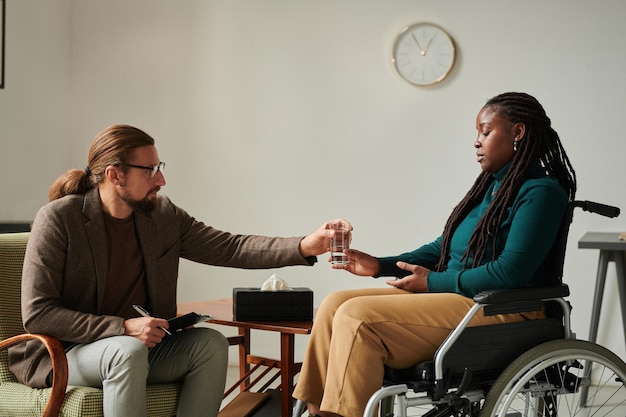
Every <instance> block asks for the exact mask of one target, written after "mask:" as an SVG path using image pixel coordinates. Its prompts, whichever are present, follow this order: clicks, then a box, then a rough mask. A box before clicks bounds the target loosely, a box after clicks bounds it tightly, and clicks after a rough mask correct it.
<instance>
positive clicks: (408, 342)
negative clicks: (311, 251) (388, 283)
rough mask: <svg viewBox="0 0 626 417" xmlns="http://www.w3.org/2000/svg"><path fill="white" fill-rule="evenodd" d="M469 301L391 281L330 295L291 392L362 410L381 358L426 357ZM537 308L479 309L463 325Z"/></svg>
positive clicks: (342, 409) (323, 405) (349, 412)
mask: <svg viewBox="0 0 626 417" xmlns="http://www.w3.org/2000/svg"><path fill="white" fill-rule="evenodd" d="M473 304H474V302H473V300H472V299H471V298H467V297H464V296H461V295H458V294H450V293H418V294H416V293H410V292H407V291H405V290H401V289H398V288H391V287H387V288H371V289H355V290H345V291H338V292H335V293H333V294H330V295H329V296H328V297H326V298H325V299H324V300H323V301H322V304H321V306H320V308H319V310H318V312H317V315H316V316H315V321H314V323H313V329H312V331H311V336H310V339H309V342H308V345H307V349H306V353H305V357H304V361H303V364H302V371H301V373H300V376H299V378H298V382H297V384H296V387H295V390H294V393H293V396H294V398H297V399H299V400H302V401H305V402H307V403H310V404H316V405H319V406H320V409H321V410H322V411H326V412H332V413H335V414H339V415H341V416H344V417H354V416H362V415H363V411H364V409H365V405H366V404H367V401H368V399H369V397H370V396H371V395H372V394H373V393H374V392H375V391H376V390H378V389H379V388H380V387H381V383H382V379H383V372H384V368H383V364H385V365H389V366H391V367H393V368H407V367H409V366H412V365H415V364H417V363H419V362H422V361H425V360H430V359H432V358H433V356H434V354H435V351H436V350H437V348H438V347H439V345H441V343H442V342H443V340H444V339H445V338H446V337H447V336H448V334H449V333H450V332H451V331H452V330H453V329H454V328H455V327H456V325H457V324H458V323H459V322H460V321H461V319H462V318H463V316H465V314H466V313H467V312H468V311H469V309H470V308H471V307H472V305H473ZM543 315H544V314H543V313H542V312H537V313H531V314H527V313H525V314H523V315H522V314H506V315H497V316H490V317H485V316H483V314H482V313H479V314H477V315H476V316H475V317H474V319H473V320H472V321H471V323H470V326H478V325H488V324H497V323H505V322H515V321H522V320H527V319H535V318H541V317H543Z"/></svg>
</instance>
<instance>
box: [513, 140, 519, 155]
mask: <svg viewBox="0 0 626 417" xmlns="http://www.w3.org/2000/svg"><path fill="white" fill-rule="evenodd" d="M517 142H519V140H518V138H515V140H514V141H513V151H515V152H517Z"/></svg>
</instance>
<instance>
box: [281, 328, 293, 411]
mask: <svg viewBox="0 0 626 417" xmlns="http://www.w3.org/2000/svg"><path fill="white" fill-rule="evenodd" d="M295 369H296V367H295V364H294V335H293V334H289V333H281V334H280V386H281V397H282V398H281V399H282V401H281V415H282V417H290V416H291V408H292V405H293V400H292V398H291V395H292V394H293V377H294V375H295V373H296V372H295Z"/></svg>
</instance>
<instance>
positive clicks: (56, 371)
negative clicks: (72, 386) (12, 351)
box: [0, 333, 68, 417]
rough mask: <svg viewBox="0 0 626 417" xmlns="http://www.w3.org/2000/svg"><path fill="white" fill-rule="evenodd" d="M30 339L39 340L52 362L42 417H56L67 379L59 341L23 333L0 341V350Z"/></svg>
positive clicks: (63, 396)
mask: <svg viewBox="0 0 626 417" xmlns="http://www.w3.org/2000/svg"><path fill="white" fill-rule="evenodd" d="M30 339H35V340H39V342H41V344H43V345H44V346H45V347H46V349H47V350H48V354H49V355H50V359H51V360H52V372H53V379H52V390H51V393H50V399H49V400H48V405H46V408H45V410H44V413H43V417H56V416H57V415H58V414H59V411H60V410H61V405H62V404H63V400H64V399H65V390H66V388H67V378H68V370H67V357H66V356H65V349H63V345H62V344H61V342H60V341H59V339H57V338H55V337H52V336H47V335H42V334H35V333H24V334H20V335H17V336H13V337H9V338H7V339H4V340H0V350H2V349H6V348H9V347H11V346H13V345H16V344H18V343H21V342H23V341H26V340H30Z"/></svg>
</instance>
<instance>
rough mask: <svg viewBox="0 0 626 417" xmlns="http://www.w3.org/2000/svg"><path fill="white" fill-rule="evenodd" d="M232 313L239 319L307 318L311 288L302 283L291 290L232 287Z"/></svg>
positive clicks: (309, 309)
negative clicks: (302, 285) (301, 285)
mask: <svg viewBox="0 0 626 417" xmlns="http://www.w3.org/2000/svg"><path fill="white" fill-rule="evenodd" d="M233 315H234V317H235V320H241V321H311V320H313V291H311V289H309V288H304V287H296V288H292V289H291V291H261V289H260V288H233Z"/></svg>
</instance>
